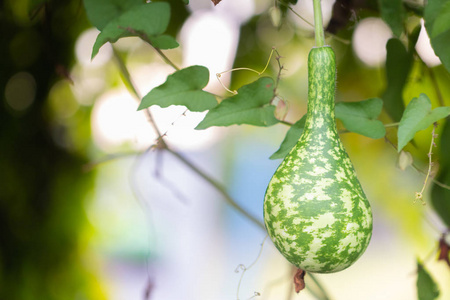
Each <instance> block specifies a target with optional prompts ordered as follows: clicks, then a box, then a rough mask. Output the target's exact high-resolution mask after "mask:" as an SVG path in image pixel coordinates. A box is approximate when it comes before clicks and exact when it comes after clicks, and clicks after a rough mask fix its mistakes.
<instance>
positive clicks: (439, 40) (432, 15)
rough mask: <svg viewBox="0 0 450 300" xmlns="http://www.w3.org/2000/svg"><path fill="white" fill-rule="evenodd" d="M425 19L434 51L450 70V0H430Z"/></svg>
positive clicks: (426, 7)
mask: <svg viewBox="0 0 450 300" xmlns="http://www.w3.org/2000/svg"><path fill="white" fill-rule="evenodd" d="M424 19H425V28H426V29H427V32H428V35H429V37H430V42H431V46H433V50H434V53H436V55H437V56H438V57H439V58H440V60H441V61H442V63H443V64H444V66H445V68H446V69H447V71H449V72H450V43H449V42H448V41H450V1H448V0H433V1H428V2H427V5H426V6H425V14H424Z"/></svg>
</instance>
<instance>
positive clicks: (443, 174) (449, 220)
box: [431, 121, 450, 228]
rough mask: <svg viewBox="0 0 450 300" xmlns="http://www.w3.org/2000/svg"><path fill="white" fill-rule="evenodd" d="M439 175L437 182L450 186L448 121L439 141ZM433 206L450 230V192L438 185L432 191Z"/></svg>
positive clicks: (449, 126)
mask: <svg viewBox="0 0 450 300" xmlns="http://www.w3.org/2000/svg"><path fill="white" fill-rule="evenodd" d="M438 142H439V150H440V151H439V152H440V153H441V156H440V158H439V174H438V176H437V177H436V180H437V181H439V182H441V183H443V184H445V185H447V186H450V156H449V155H448V154H449V153H450V122H449V121H447V122H446V123H445V125H444V128H443V129H442V132H441V134H440V136H439V139H438ZM431 204H432V205H433V207H434V210H435V211H436V213H437V214H438V215H439V216H440V217H441V219H442V221H443V222H444V223H445V224H446V225H447V226H448V227H449V228H450V190H449V189H446V188H445V187H442V186H440V185H438V184H436V183H434V184H433V187H432V189H431Z"/></svg>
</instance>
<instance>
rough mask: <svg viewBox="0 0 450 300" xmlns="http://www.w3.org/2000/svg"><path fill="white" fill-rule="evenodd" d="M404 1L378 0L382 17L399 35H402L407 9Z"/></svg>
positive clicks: (395, 33) (393, 31)
mask: <svg viewBox="0 0 450 300" xmlns="http://www.w3.org/2000/svg"><path fill="white" fill-rule="evenodd" d="M402 2H403V1H402V0H378V5H379V7H380V13H381V18H382V19H383V21H384V22H386V24H388V25H389V27H390V28H391V30H392V33H394V35H395V36H397V37H400V35H401V34H402V32H403V17H404V16H405V10H404V8H403V3H402Z"/></svg>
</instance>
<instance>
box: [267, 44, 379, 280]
mask: <svg viewBox="0 0 450 300" xmlns="http://www.w3.org/2000/svg"><path fill="white" fill-rule="evenodd" d="M335 84H336V62H335V55H334V52H333V50H332V49H331V47H327V46H325V47H318V48H313V49H312V50H311V52H310V53H309V57H308V112H307V117H306V123H305V128H304V131H303V134H302V136H301V137H300V139H299V141H298V143H297V144H296V146H295V147H294V148H293V149H292V150H291V152H290V153H289V154H288V155H287V156H286V158H285V159H284V160H283V162H282V163H281V164H280V166H279V167H278V169H277V171H276V172H275V174H274V175H273V177H272V179H271V180H270V183H269V186H268V187H267V191H266V195H265V200H264V222H265V224H266V228H267V231H268V233H269V236H270V238H271V239H272V241H273V243H274V244H275V246H276V247H277V249H278V250H279V251H280V252H281V253H282V254H283V255H284V256H285V257H286V259H287V260H288V261H290V262H291V263H292V264H294V265H295V266H297V267H298V268H300V269H303V270H305V271H307V272H317V273H332V272H337V271H341V270H344V269H346V268H347V267H349V266H350V265H352V264H353V263H354V262H355V261H356V260H357V259H358V258H359V257H360V256H361V255H362V254H363V252H364V251H365V250H366V248H367V246H368V244H369V241H370V238H371V236H372V212H371V208H370V204H369V202H368V200H367V198H366V196H365V194H364V192H363V190H362V188H361V185H360V183H359V181H358V179H357V177H356V174H355V171H354V169H353V165H352V163H351V162H350V159H349V157H348V155H347V152H346V151H345V150H344V148H343V146H342V143H341V140H340V138H339V135H338V132H337V129H336V123H335V118H334V93H335Z"/></svg>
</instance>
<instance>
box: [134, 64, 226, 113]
mask: <svg viewBox="0 0 450 300" xmlns="http://www.w3.org/2000/svg"><path fill="white" fill-rule="evenodd" d="M208 81H209V71H208V69H207V68H205V67H203V66H191V67H188V68H185V69H182V70H179V71H177V72H175V73H173V74H171V75H169V76H168V77H167V80H166V82H164V83H163V84H162V85H160V86H158V87H156V88H154V89H153V90H151V91H150V92H149V93H148V94H147V95H145V96H144V97H143V98H142V101H141V104H140V105H139V108H138V109H139V110H140V109H144V108H147V107H150V106H152V105H158V106H160V107H168V106H170V105H184V106H186V107H187V108H188V109H189V110H190V111H205V110H208V109H211V108H213V107H214V106H216V105H217V101H216V98H215V97H214V96H213V95H212V94H210V93H208V92H205V91H203V90H202V89H203V88H204V87H205V86H206V85H207V84H208Z"/></svg>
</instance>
